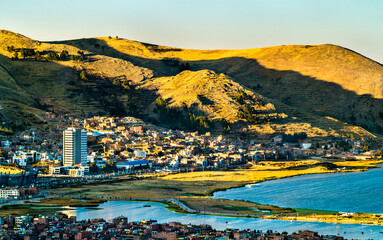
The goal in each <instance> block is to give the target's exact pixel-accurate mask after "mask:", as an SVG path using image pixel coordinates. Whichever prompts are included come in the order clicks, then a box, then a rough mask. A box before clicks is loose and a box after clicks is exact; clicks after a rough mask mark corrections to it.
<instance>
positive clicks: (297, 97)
mask: <svg viewBox="0 0 383 240" xmlns="http://www.w3.org/2000/svg"><path fill="white" fill-rule="evenodd" d="M60 43H65V44H68V45H72V46H75V47H78V48H80V49H86V50H88V51H90V52H93V53H94V54H103V55H107V56H110V57H118V58H121V59H124V60H127V61H130V62H132V63H133V64H134V65H136V66H140V67H145V68H149V69H152V70H153V71H154V72H155V76H156V77H159V76H174V75H176V74H178V73H179V72H180V68H179V66H180V65H181V64H183V63H186V61H181V60H179V59H173V60H171V61H173V62H169V59H167V60H166V61H165V60H156V59H148V58H142V57H137V56H132V55H129V54H125V53H122V52H120V51H118V50H116V49H114V48H113V47H110V46H108V45H107V43H106V42H105V41H103V40H100V39H95V38H94V39H81V40H71V41H64V42H60ZM96 43H97V44H99V45H100V46H104V48H103V49H101V48H100V47H98V48H96V47H94V46H95V44H96ZM187 62H188V63H189V64H190V66H191V70H193V71H196V70H202V69H211V70H214V71H215V72H217V73H224V74H227V75H229V76H230V77H232V78H234V79H235V80H237V81H238V82H239V83H241V84H242V85H243V86H245V87H247V88H249V89H251V90H253V91H255V92H258V93H260V94H262V95H264V96H266V97H269V98H272V99H278V100H279V101H281V102H282V103H284V104H286V105H289V106H293V107H295V108H298V109H302V110H304V111H308V112H311V113H313V114H318V115H321V116H331V117H334V118H336V119H339V120H342V121H345V122H348V123H350V124H353V125H358V126H362V127H364V128H366V129H368V130H371V131H374V132H377V133H383V100H382V99H376V98H373V97H372V96H371V95H367V94H366V95H358V94H356V93H355V92H353V91H349V90H346V89H343V88H342V87H341V86H340V85H338V84H335V83H331V82H327V81H324V80H321V79H316V78H313V77H310V76H304V75H302V74H300V73H299V72H295V71H289V70H287V71H279V70H275V69H268V68H265V67H264V66H262V65H261V64H259V63H258V61H257V60H256V59H248V58H243V57H230V58H222V59H215V60H201V61H187ZM181 70H182V69H181ZM276 105H277V104H276ZM284 110H286V111H287V113H288V114H293V115H294V114H295V115H300V112H299V111H294V109H284ZM297 117H299V116H297ZM303 120H304V119H303ZM313 126H315V122H314V123H313ZM322 127H323V126H322Z"/></svg>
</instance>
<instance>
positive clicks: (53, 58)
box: [47, 52, 60, 61]
mask: <svg viewBox="0 0 383 240" xmlns="http://www.w3.org/2000/svg"><path fill="white" fill-rule="evenodd" d="M59 59H60V57H59V55H58V54H57V53H56V52H50V53H48V55H47V60H49V61H58V60H59Z"/></svg>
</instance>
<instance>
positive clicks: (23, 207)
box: [0, 203, 66, 217]
mask: <svg viewBox="0 0 383 240" xmlns="http://www.w3.org/2000/svg"><path fill="white" fill-rule="evenodd" d="M64 209H66V208H63V207H61V206H58V205H57V206H52V205H44V204H38V203H33V204H17V205H5V206H2V207H1V208H0V216H8V215H31V216H33V217H38V216H39V215H40V214H44V215H53V214H56V213H57V212H59V211H62V210H64Z"/></svg>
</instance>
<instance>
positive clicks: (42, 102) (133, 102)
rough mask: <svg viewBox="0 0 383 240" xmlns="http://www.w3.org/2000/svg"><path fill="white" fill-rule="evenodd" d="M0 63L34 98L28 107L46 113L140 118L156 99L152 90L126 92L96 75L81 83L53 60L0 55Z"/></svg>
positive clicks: (71, 70) (77, 75)
mask: <svg viewBox="0 0 383 240" xmlns="http://www.w3.org/2000/svg"><path fill="white" fill-rule="evenodd" d="M0 60H1V64H2V66H3V67H4V68H6V70H7V71H8V72H9V73H10V74H11V76H12V77H13V78H14V79H15V81H16V84H17V85H18V86H20V87H21V88H22V89H23V90H24V91H25V92H26V93H28V94H30V95H31V96H32V97H33V98H34V100H35V102H30V103H29V104H30V106H32V107H35V108H39V109H42V110H45V111H52V112H54V113H58V114H68V115H72V116H82V117H89V116H94V115H111V116H126V115H131V116H135V117H143V115H142V114H140V113H142V112H143V111H144V110H145V109H146V106H147V105H149V104H150V103H152V102H153V101H154V100H155V99H156V98H157V97H158V96H157V95H156V93H155V92H154V91H149V90H146V89H138V90H136V89H134V88H132V89H130V90H126V89H124V88H123V87H122V86H116V85H114V84H113V80H112V79H104V78H101V77H99V76H95V75H88V76H87V78H88V79H87V80H82V79H81V78H80V71H78V70H76V69H74V68H71V67H68V66H64V65H61V64H59V63H57V62H53V61H45V60H43V61H36V60H33V59H25V60H11V59H10V58H7V57H5V56H2V55H0ZM0 87H1V81H0ZM3 97H5V96H3ZM0 99H2V97H1V96H0ZM3 100H9V101H11V100H12V99H3ZM21 117H23V115H21Z"/></svg>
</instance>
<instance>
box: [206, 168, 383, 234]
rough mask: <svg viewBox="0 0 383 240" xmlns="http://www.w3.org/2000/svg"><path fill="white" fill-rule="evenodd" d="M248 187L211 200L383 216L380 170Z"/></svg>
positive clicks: (281, 181)
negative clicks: (237, 200)
mask: <svg viewBox="0 0 383 240" xmlns="http://www.w3.org/2000/svg"><path fill="white" fill-rule="evenodd" d="M250 186H251V187H242V188H236V189H229V190H227V191H220V192H216V193H215V194H214V198H226V199H241V200H248V201H253V202H258V203H263V204H272V205H277V206H281V207H293V208H309V209H321V210H334V211H350V212H366V213H382V214H383V168H379V169H371V170H369V171H367V172H352V173H334V174H317V175H302V176H297V177H292V178H285V179H278V180H272V181H267V182H262V183H259V184H253V185H250ZM382 239H383V236H382Z"/></svg>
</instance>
